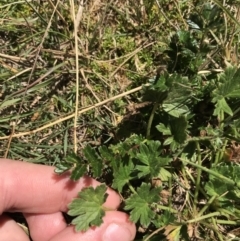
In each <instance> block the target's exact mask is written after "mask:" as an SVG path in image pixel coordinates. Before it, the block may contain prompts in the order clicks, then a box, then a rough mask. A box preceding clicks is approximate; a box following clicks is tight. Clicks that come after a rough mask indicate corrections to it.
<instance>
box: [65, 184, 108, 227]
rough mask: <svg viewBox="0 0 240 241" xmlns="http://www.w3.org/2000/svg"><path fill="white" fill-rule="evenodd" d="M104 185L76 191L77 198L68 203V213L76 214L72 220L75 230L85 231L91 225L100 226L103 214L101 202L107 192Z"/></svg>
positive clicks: (103, 200)
mask: <svg viewBox="0 0 240 241" xmlns="http://www.w3.org/2000/svg"><path fill="white" fill-rule="evenodd" d="M106 190H107V187H106V186H105V185H100V186H97V187H96V188H95V189H94V188H93V187H88V188H85V189H83V190H82V191H81V192H79V193H78V198H76V199H74V200H73V201H72V202H71V203H70V204H69V205H68V208H69V211H68V215H70V216H77V217H76V218H74V219H73V220H72V224H73V225H76V227H75V228H76V231H86V230H87V229H88V228H89V227H91V226H100V225H101V224H102V222H103V221H102V218H103V217H104V215H105V211H104V208H103V206H102V205H103V204H104V203H105V201H106V199H107V196H108V194H107V193H106Z"/></svg>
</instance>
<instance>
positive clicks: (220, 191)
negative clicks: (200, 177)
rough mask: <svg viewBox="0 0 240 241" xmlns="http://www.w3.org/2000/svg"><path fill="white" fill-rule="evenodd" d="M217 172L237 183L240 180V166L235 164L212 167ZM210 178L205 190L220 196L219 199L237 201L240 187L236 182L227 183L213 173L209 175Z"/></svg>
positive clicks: (209, 193)
mask: <svg viewBox="0 0 240 241" xmlns="http://www.w3.org/2000/svg"><path fill="white" fill-rule="evenodd" d="M212 170H213V171H215V172H216V173H219V174H221V175H223V176H226V177H228V178H229V179H231V180H232V181H234V182H235V183H236V184H237V183H238V182H239V181H240V177H239V172H240V167H239V166H234V165H225V166H218V167H215V168H213V169H212ZM209 178H210V180H209V181H208V182H207V183H206V185H205V190H206V191H207V193H208V195H210V196H215V195H217V196H219V197H218V200H219V201H227V200H232V201H237V200H238V199H239V197H240V189H239V188H238V187H237V185H236V184H234V183H227V182H226V181H224V180H222V179H221V178H216V177H215V176H213V175H210V176H209Z"/></svg>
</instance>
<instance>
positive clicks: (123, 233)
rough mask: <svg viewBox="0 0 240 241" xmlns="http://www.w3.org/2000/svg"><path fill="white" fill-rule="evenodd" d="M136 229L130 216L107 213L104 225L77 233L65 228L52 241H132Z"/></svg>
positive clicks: (121, 213) (72, 229)
mask: <svg viewBox="0 0 240 241" xmlns="http://www.w3.org/2000/svg"><path fill="white" fill-rule="evenodd" d="M135 234H136V227H135V225H134V224H133V223H131V222H130V221H129V219H128V215H127V214H125V213H123V212H119V211H109V212H106V215H105V217H104V218H103V224H102V225H101V226H100V227H93V228H90V229H89V230H87V231H86V232H76V231H75V229H74V227H73V226H69V227H67V228H65V229H64V230H63V231H61V232H60V233H58V234H57V235H56V236H55V237H53V238H52V239H51V240H50V241H66V240H68V241H76V240H79V241H86V240H87V241H132V240H133V239H134V237H135Z"/></svg>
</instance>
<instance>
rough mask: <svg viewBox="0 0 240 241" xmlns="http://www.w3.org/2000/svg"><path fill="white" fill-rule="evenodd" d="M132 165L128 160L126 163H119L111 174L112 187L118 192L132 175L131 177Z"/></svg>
mask: <svg viewBox="0 0 240 241" xmlns="http://www.w3.org/2000/svg"><path fill="white" fill-rule="evenodd" d="M133 168H134V165H133V163H132V162H129V163H128V165H125V164H124V163H122V162H121V163H120V164H119V166H118V168H117V170H115V171H114V173H113V176H114V180H113V184H112V187H113V188H116V189H117V190H118V191H119V192H122V188H123V187H124V185H125V184H127V183H128V182H129V181H130V180H131V179H133V177H131V173H132V171H133Z"/></svg>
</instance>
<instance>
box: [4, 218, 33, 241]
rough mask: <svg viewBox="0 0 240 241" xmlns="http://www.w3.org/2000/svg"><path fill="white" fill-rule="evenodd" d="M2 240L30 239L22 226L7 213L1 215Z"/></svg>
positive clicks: (24, 240) (17, 240)
mask: <svg viewBox="0 0 240 241" xmlns="http://www.w3.org/2000/svg"><path fill="white" fill-rule="evenodd" d="M0 240H2V241H30V239H29V238H28V236H27V234H26V233H25V232H24V231H23V230H22V228H20V227H19V225H18V224H17V223H16V222H15V221H14V220H12V219H11V218H9V217H8V216H7V215H1V216H0Z"/></svg>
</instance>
